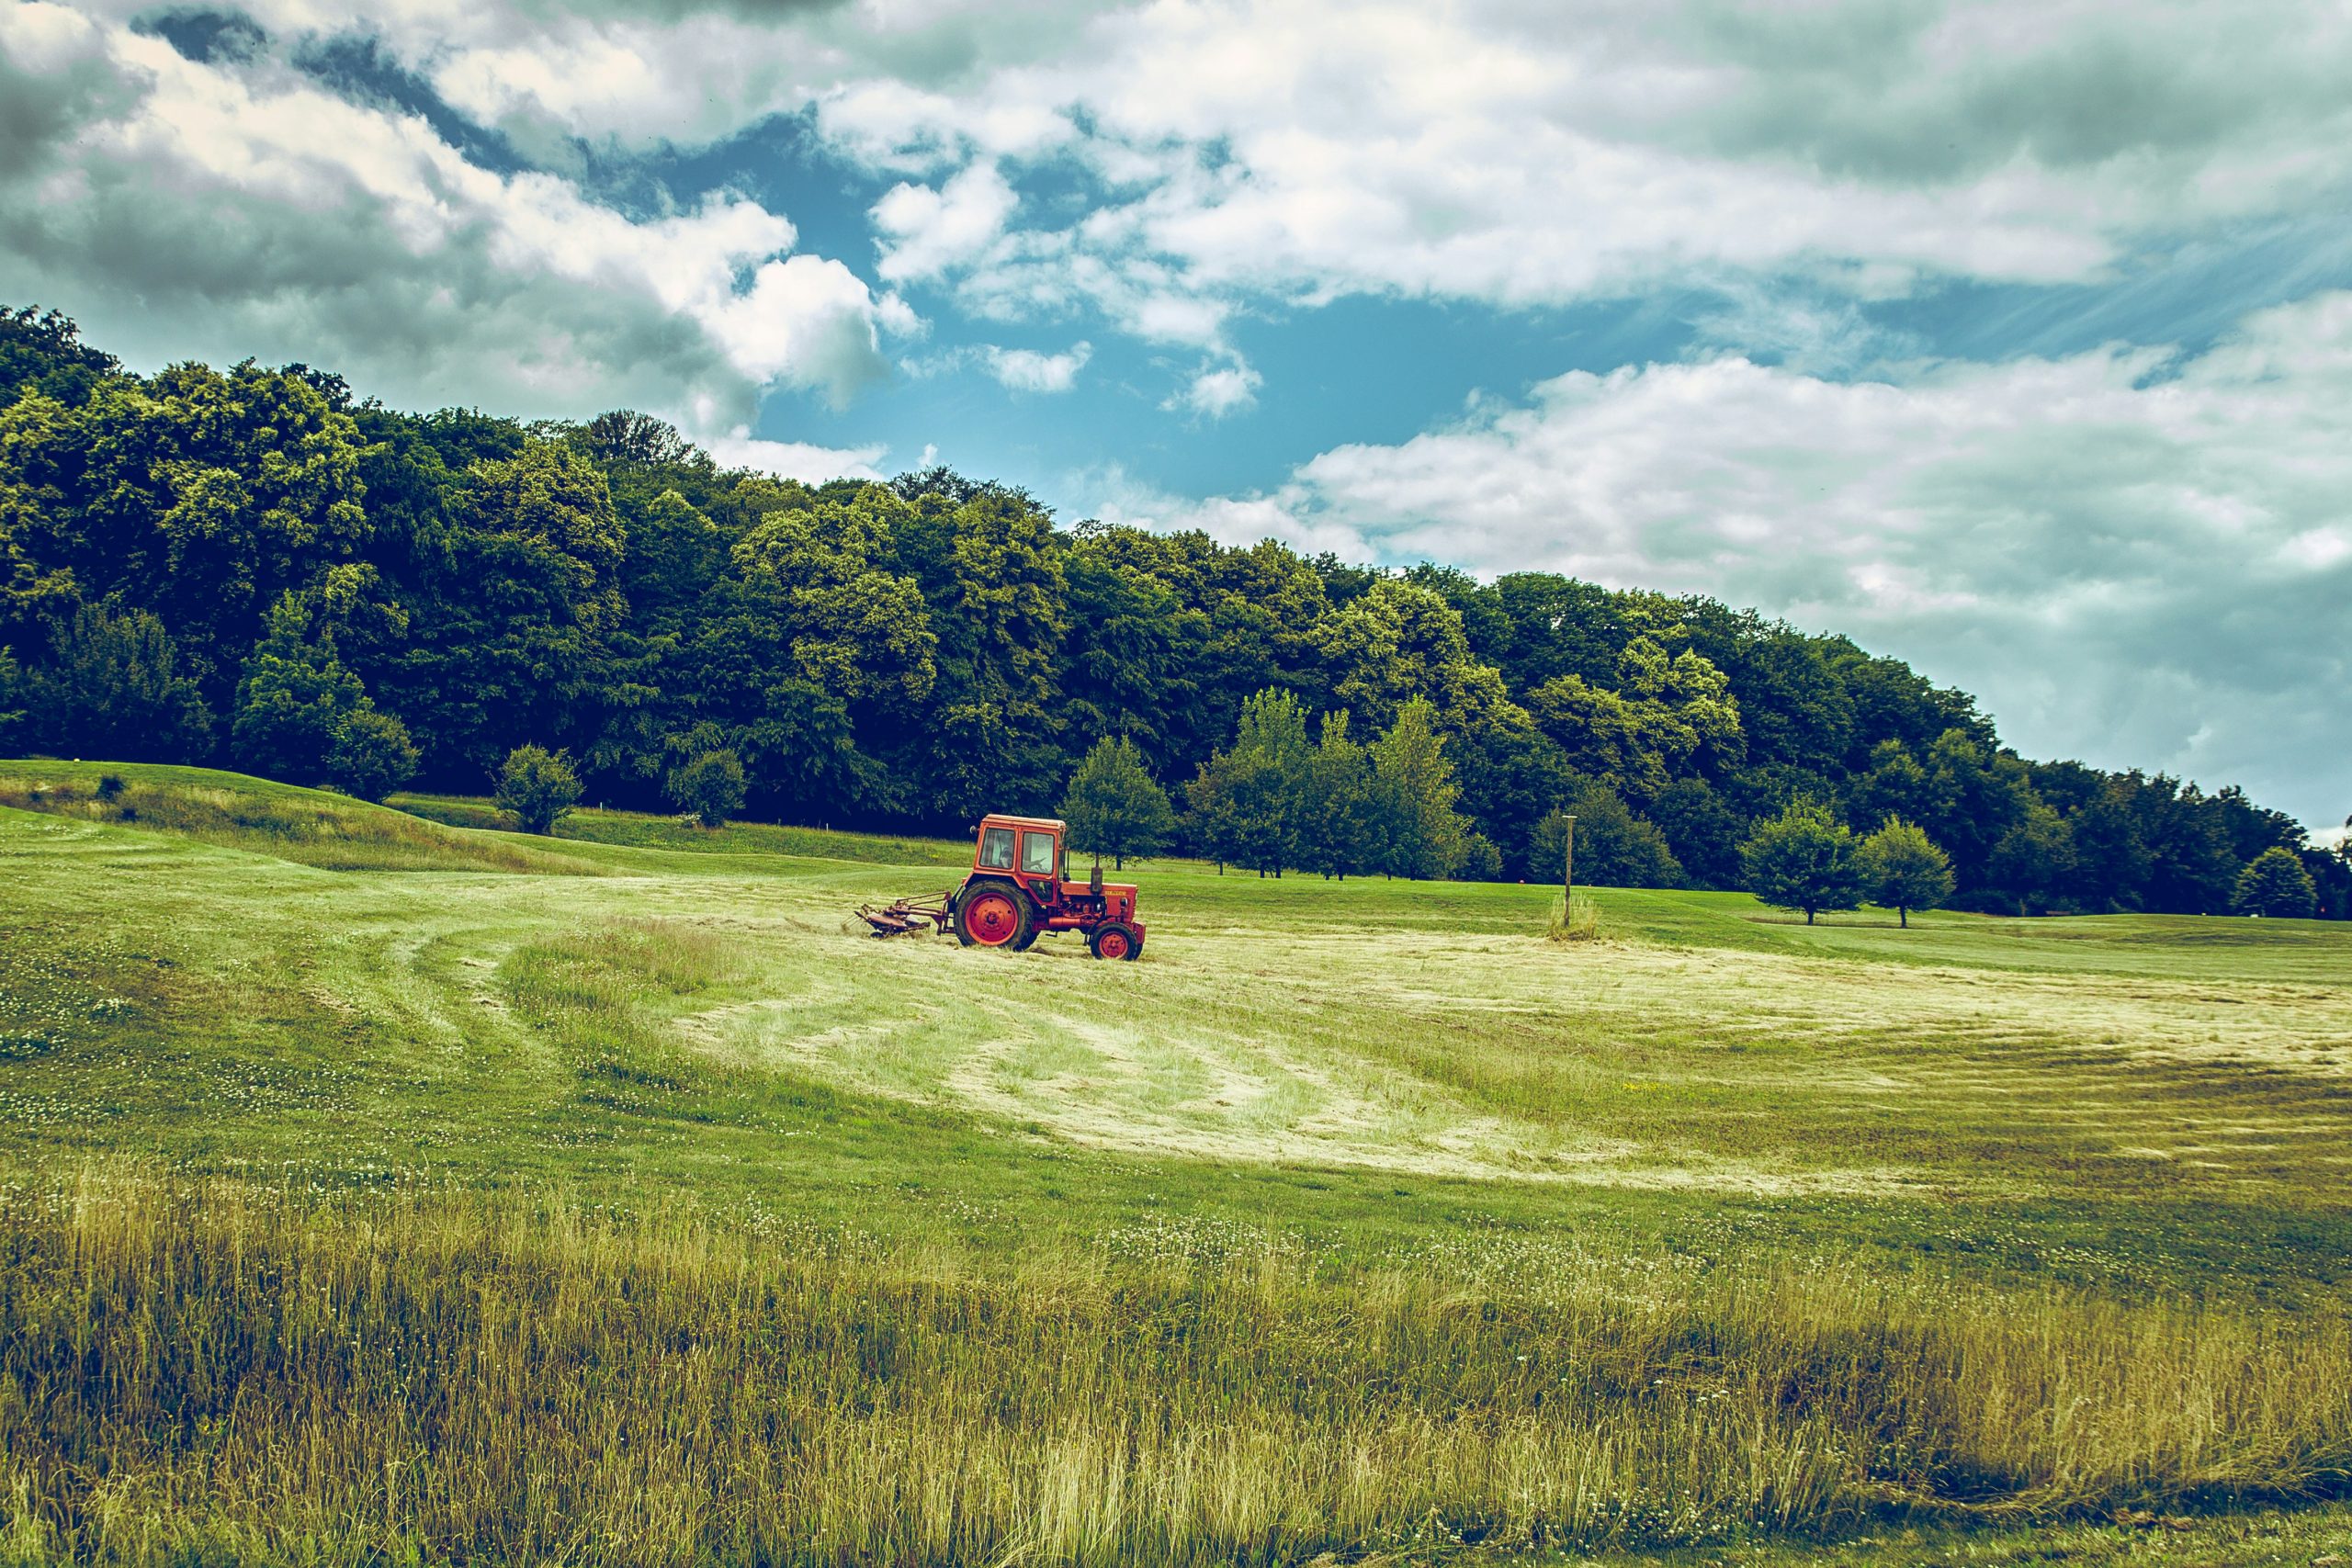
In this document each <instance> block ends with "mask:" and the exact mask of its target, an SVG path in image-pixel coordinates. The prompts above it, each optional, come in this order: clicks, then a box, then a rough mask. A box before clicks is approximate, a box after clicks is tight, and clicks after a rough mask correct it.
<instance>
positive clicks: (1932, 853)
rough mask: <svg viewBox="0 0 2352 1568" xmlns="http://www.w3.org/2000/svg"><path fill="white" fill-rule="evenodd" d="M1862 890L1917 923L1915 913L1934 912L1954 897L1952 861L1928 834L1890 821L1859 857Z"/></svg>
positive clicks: (1898, 916)
mask: <svg viewBox="0 0 2352 1568" xmlns="http://www.w3.org/2000/svg"><path fill="white" fill-rule="evenodd" d="M1854 858H1855V860H1856V862H1857V863H1858V864H1859V866H1860V871H1861V875H1862V886H1863V888H1864V889H1865V890H1866V891H1867V892H1868V893H1869V895H1870V897H1871V899H1872V900H1873V901H1875V902H1876V903H1878V904H1881V905H1883V906H1884V907H1885V908H1890V909H1893V910H1894V918H1895V919H1896V921H1897V922H1898V923H1899V924H1901V925H1904V926H1906V927H1907V926H1909V925H1910V923H1911V911H1912V910H1914V909H1932V908H1935V907H1936V906H1937V905H1939V904H1941V903H1942V902H1943V901H1944V900H1945V899H1947V898H1949V897H1951V889H1952V876H1951V856H1949V855H1947V854H1945V853H1944V852H1943V851H1941V850H1939V849H1938V848H1936V843H1935V840H1933V839H1930V838H1928V832H1927V829H1924V828H1922V827H1920V826H1919V825H1918V824H1917V823H1916V822H1905V820H1903V818H1900V817H1889V818H1887V819H1886V821H1885V822H1884V823H1883V825H1882V826H1881V827H1880V828H1879V830H1878V831H1877V832H1875V833H1872V834H1871V836H1870V837H1869V838H1867V839H1864V840H1862V841H1861V844H1860V847H1859V848H1857V849H1856V850H1855V852H1854Z"/></svg>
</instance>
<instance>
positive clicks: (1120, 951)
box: [1086, 920, 1143, 964]
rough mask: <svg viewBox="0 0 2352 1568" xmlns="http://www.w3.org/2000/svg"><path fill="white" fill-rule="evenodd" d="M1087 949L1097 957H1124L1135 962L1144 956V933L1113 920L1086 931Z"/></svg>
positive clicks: (1131, 962)
mask: <svg viewBox="0 0 2352 1568" xmlns="http://www.w3.org/2000/svg"><path fill="white" fill-rule="evenodd" d="M1086 951H1087V952H1089V953H1092V954H1094V956H1095V957H1097V958H1124V959H1125V960H1126V961H1127V962H1128V963H1130V964H1133V963H1134V962H1135V961H1136V959H1138V958H1140V957H1142V956H1143V933H1142V932H1141V931H1136V929H1135V927H1133V926H1127V925H1121V924H1120V923H1119V922H1118V921H1116V920H1113V921H1111V922H1110V923H1108V924H1107V925H1100V926H1096V927H1095V928H1094V929H1093V930H1092V931H1089V932H1087V933H1086Z"/></svg>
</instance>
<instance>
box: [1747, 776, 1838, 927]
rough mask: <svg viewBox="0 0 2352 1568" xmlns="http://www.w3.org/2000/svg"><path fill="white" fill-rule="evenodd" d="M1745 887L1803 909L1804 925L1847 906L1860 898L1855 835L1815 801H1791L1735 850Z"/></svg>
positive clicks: (1776, 905)
mask: <svg viewBox="0 0 2352 1568" xmlns="http://www.w3.org/2000/svg"><path fill="white" fill-rule="evenodd" d="M1740 862H1741V863H1742V864H1743V865H1744V866H1745V867H1746V868H1747V890H1748V891H1749V892H1751V893H1753V894H1755V895H1756V897H1758V898H1760V899H1762V900H1763V901H1764V902H1765V903H1767V904H1770V905H1771V906H1772V907H1773V908H1780V909H1802V910H1804V923H1805V924H1806V925H1811V924H1813V918H1814V916H1815V915H1816V914H1819V913H1821V912H1822V911H1823V910H1825V909H1851V908H1855V907H1856V906H1857V905H1859V904H1860V903H1861V901H1862V886H1861V877H1860V874H1859V871H1858V869H1857V867H1856V866H1855V863H1854V836H1853V835H1852V834H1851V833H1849V832H1848V831H1847V830H1846V825H1845V824H1844V823H1843V822H1840V821H1838V818H1836V817H1834V816H1832V815H1831V814H1830V811H1829V808H1828V807H1826V806H1822V805H1820V804H1818V803H1817V802H1815V801H1810V800H1800V801H1795V802H1792V804H1791V805H1790V806H1789V807H1787V809H1785V810H1783V811H1782V812H1781V814H1780V815H1779V816H1778V817H1775V818H1771V819H1770V820H1769V821H1766V822H1763V823H1761V824H1759V825H1758V827H1757V829H1756V831H1755V833H1754V834H1752V835H1751V836H1750V837H1749V838H1748V840H1747V843H1746V844H1744V845H1742V846H1741V848H1740Z"/></svg>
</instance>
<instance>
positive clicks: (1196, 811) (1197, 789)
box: [1184, 749, 1296, 876]
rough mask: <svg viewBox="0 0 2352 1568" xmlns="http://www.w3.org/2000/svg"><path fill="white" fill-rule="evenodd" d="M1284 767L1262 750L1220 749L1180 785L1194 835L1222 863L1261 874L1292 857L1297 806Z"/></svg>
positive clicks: (1278, 870)
mask: <svg viewBox="0 0 2352 1568" xmlns="http://www.w3.org/2000/svg"><path fill="white" fill-rule="evenodd" d="M1284 784H1285V781H1284V780H1283V774H1282V770H1281V768H1280V767H1279V766H1278V765H1277V764H1276V762H1275V761H1274V759H1272V757H1270V756H1268V755H1267V754H1266V753H1265V752H1263V751H1256V750H1251V751H1244V750H1238V749H1236V750H1231V751H1220V752H1218V753H1217V754H1216V756H1214V757H1211V758H1210V759H1209V760H1208V761H1206V762H1204V763H1203V764H1201V771H1200V773H1198V774H1196V775H1195V776H1194V777H1193V782H1192V783H1191V784H1187V785H1185V786H1184V795H1185V800H1186V802H1187V804H1189V805H1190V806H1191V807H1192V811H1193V838H1194V840H1196V841H1197V842H1198V843H1199V845H1200V847H1201V849H1202V851H1203V852H1204V853H1205V854H1207V855H1208V856H1209V857H1210V858H1211V859H1213V860H1215V861H1216V863H1218V864H1219V865H1220V866H1222V865H1226V864H1228V863H1229V864H1233V865H1244V866H1248V867H1250V869H1251V870H1253V871H1255V872H1256V873H1257V874H1259V875H1261V876H1263V875H1265V874H1266V873H1268V872H1270V871H1271V872H1272V873H1273V874H1276V875H1277V876H1279V875H1281V874H1282V872H1283V867H1285V866H1288V865H1291V864H1294V863H1295V850H1296V840H1295V838H1294V837H1293V836H1292V835H1291V833H1290V831H1289V822H1290V819H1291V817H1292V815H1293V812H1294V810H1295V807H1294V805H1293V803H1292V801H1291V800H1290V798H1289V796H1288V791H1287V790H1286V789H1285V787H1284Z"/></svg>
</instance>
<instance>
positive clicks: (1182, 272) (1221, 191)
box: [826, 0, 2352, 344]
mask: <svg viewBox="0 0 2352 1568" xmlns="http://www.w3.org/2000/svg"><path fill="white" fill-rule="evenodd" d="M2257 13H2259V14H2257ZM2347 74H2352V19H2348V18H2347V17H2346V16H2345V15H2344V14H2342V13H2341V12H2339V11H2334V10H2326V9H2318V8H2313V7H2312V6H2308V5H2306V4H2302V3H2301V0H2275V3H2271V4H2267V5H2262V6H2256V8H2255V9H2254V10H2253V11H2248V10H2244V9H2239V8H2234V7H2233V8H2231V9H2230V10H2228V11H2226V12H2224V11H2217V10H2213V9H2210V8H2209V9H2205V10H2199V9H2197V8H2194V7H2183V8H2177V9H2164V10H2158V11H2154V12H2151V11H2149V10H2147V9H2146V8H2143V7H2122V6H2106V5H2096V4H2087V3H2073V0H2070V3H2062V4H2058V5H2054V6H2053V5H2045V4H2041V3H2040V0H1992V3H1989V4H1985V5H1979V6H1971V7H1968V8H1966V9H1964V10H1962V9H1958V8H1951V9H1946V8H1940V7H1936V6H1914V7H1907V8H1905V9H1903V10H1900V11H1898V12H1892V13H1890V12H1886V11H1883V9H1882V10H1873V11H1872V12H1871V14H1870V15H1868V16H1864V15H1861V14H1860V13H1859V12H1858V11H1857V10H1856V9H1855V8H1854V7H1850V6H1826V7H1813V8H1790V7H1781V8H1779V9H1777V10H1768V11H1765V12H1761V13H1757V12H1739V11H1735V10H1727V9H1725V8H1724V7H1721V6H1714V5H1712V4H1707V3H1705V0H1691V3H1689V4H1686V5H1679V6H1677V5H1664V6H1647V7H1640V8H1627V7H1624V6H1618V5H1614V4H1611V3H1606V0H1592V3H1589V4H1582V5H1571V6H1567V7H1565V8H1563V7H1561V6H1554V5H1544V6H1533V5H1526V4H1520V3H1517V0H1490V3H1487V4H1476V5H1470V6H1461V7H1444V8H1436V9H1432V8H1430V7H1428V6H1403V5H1374V6H1362V5H1344V6H1343V5H1340V3H1339V0H1281V3H1280V4H1276V3H1274V0H1167V3H1163V4H1159V5H1155V6H1149V7H1146V8H1143V9H1141V10H1137V11H1133V12H1123V13H1119V14H1116V15H1112V16H1106V17H1098V18H1096V19H1094V20H1093V21H1092V22H1091V23H1090V24H1089V25H1087V26H1086V27H1084V28H1073V29H1072V31H1071V34H1070V37H1069V43H1068V47H1067V49H1066V50H1065V51H1063V52H1062V53H1061V54H1060V55H1059V56H1058V57H1041V58H1038V59H1024V60H1023V61H1020V62H1014V63H1009V64H1006V65H1004V66H1002V67H1001V68H1000V69H997V70H995V71H992V72H989V73H981V74H977V75H975V76H973V77H972V78H971V79H970V80H969V81H968V82H967V84H966V85H964V86H963V87H961V88H960V89H956V90H931V91H926V92H923V93H921V94H916V95H907V94H902V93H895V92H892V91H891V90H890V89H889V87H888V85H885V84H882V83H879V82H867V83H860V84H854V85H848V86H844V87H842V88H841V89H839V90H838V91H837V93H836V95H835V96H833V97H832V98H831V99H829V100H828V103H829V110H828V113H829V115H830V117H831V118H829V119H828V120H827V121H826V123H827V124H828V126H829V128H830V129H831V130H833V131H834V133H835V134H836V135H837V137H838V138H839V140H840V141H841V144H842V146H843V147H844V149H845V150H846V151H848V152H852V153H853V154H854V155H856V156H860V157H863V158H865V159H867V160H869V161H871V162H873V163H875V164H876V166H877V167H898V166H917V165H919V166H922V167H924V168H927V169H933V170H938V171H944V170H946V169H952V168H959V167H960V168H962V169H963V170H964V173H959V174H956V175H953V176H952V177H949V178H948V179H947V180H946V183H945V186H944V187H942V191H941V192H940V193H930V192H929V187H926V186H907V187H901V189H902V192H903V193H904V194H903V195H902V194H901V191H894V192H893V193H892V196H893V199H894V201H899V202H903V203H905V204H906V206H907V207H908V209H909V212H908V213H907V214H906V216H907V217H909V218H910V219H915V218H922V219H927V218H929V217H930V216H931V214H932V213H933V211H934V210H937V209H944V206H945V202H944V189H946V188H949V187H952V186H954V185H955V182H956V180H960V179H962V178H964V177H965V176H966V175H967V174H968V173H970V172H971V171H972V170H974V169H981V170H985V171H986V177H987V178H988V179H989V180H994V179H995V178H997V177H998V176H999V165H1000V164H1002V163H1003V162H1004V161H1006V160H1007V159H1012V160H1013V161H1015V162H1018V161H1020V160H1022V159H1024V158H1027V159H1040V158H1042V159H1044V160H1046V162H1047V163H1048V164H1051V165H1054V166H1060V167H1076V168H1080V169H1083V170H1086V171H1088V172H1089V173H1090V175H1091V177H1093V178H1094V179H1095V180H1096V181H1097V182H1098V184H1099V186H1100V190H1099V191H1098V194H1097V198H1096V199H1095V200H1093V201H1091V203H1090V204H1089V206H1088V209H1087V211H1086V212H1085V214H1084V216H1083V217H1082V218H1080V219H1079V220H1075V221H1057V220H1050V219H1049V218H1048V217H1047V216H1046V215H1044V214H1039V215H1036V216H1035V217H1032V218H1031V219H1029V220H1028V221H1027V223H1026V225H1025V226H1024V225H1023V221H1022V220H1021V219H1020V218H1018V217H1016V216H1012V215H1010V214H1000V213H999V212H998V211H995V210H991V211H990V213H989V216H990V217H991V218H1001V220H1005V221H1007V222H1009V225H1010V231H1009V232H1006V233H1003V234H1001V235H1000V234H997V233H995V232H994V231H993V230H992V229H991V230H988V231H987V234H986V239H987V241H988V242H989V243H981V242H980V241H978V240H976V241H975V242H974V243H967V244H962V245H957V246H954V247H949V248H944V249H932V248H929V247H919V248H917V249H915V250H914V251H913V252H912V254H913V255H914V256H915V257H916V258H917V260H916V261H913V262H910V263H909V264H908V265H921V266H922V269H923V275H924V276H953V277H955V278H956V279H957V280H958V281H959V283H960V284H961V285H962V287H964V288H966V290H967V293H968V295H969V297H970V298H971V299H973V300H974V301H975V302H976V303H978V305H979V306H980V308H983V309H986V310H991V311H994V312H998V313H1010V312H1012V311H1014V310H1018V309H1021V308H1023V307H1027V308H1029V309H1033V310H1050V309H1068V308H1069V306H1070V305H1071V304H1072V302H1074V301H1084V302H1086V303H1089V304H1091V305H1092V306H1094V307H1095V308H1098V309H1100V310H1103V311H1105V312H1106V313H1108V314H1110V315H1111V316H1112V317H1113V318H1114V320H1117V321H1119V322H1120V323H1121V324H1122V325H1123V326H1125V327H1127V328H1128V329H1129V330H1132V331H1136V333H1138V334H1139V335H1145V336H1157V335H1164V333H1165V328H1164V326H1163V325H1161V324H1160V322H1161V321H1164V320H1165V319H1166V317H1167V315H1168V314H1169V312H1170V308H1171V306H1173V307H1174V308H1175V309H1176V310H1177V311H1178V312H1180V313H1189V314H1190V315H1192V316H1193V319H1194V321H1195V325H1194V329H1193V336H1192V338H1191V339H1190V341H1194V342H1200V343H1204V344H1213V343H1214V342H1215V340H1214V339H1213V338H1211V337H1209V336H1207V335H1205V334H1204V333H1202V332H1201V331H1200V329H1199V327H1198V324H1197V323H1198V321H1199V318H1200V317H1202V316H1203V315H1204V314H1205V315H1207V316H1209V317H1211V318H1212V319H1214V318H1215V316H1216V313H1217V312H1218V311H1219V310H1222V309H1224V308H1226V307H1227V306H1228V305H1229V303H1230V301H1231V299H1233V298H1235V297H1237V296H1242V295H1249V294H1272V295H1276V296H1279V297H1282V298H1285V299H1297V300H1303V301H1306V302H1310V303H1311V302H1314V301H1317V300H1321V299H1329V298H1331V297H1333V296H1334V295H1337V294H1340V293H1346V292H1364V291H1369V292H1401V293H1408V294H1420V295H1429V296H1435V297H1445V298H1456V299H1478V300H1484V301H1488V302H1493V303H1498V304H1504V305H1524V304H1535V303H1558V302H1562V301H1566V300H1571V299H1584V298H1591V297H1595V296H1604V295H1611V294H1622V293H1625V292H1629V291H1634V290H1638V289H1643V288H1650V287H1653V286H1655V285H1656V284H1657V282H1658V280H1659V279H1660V278H1661V277H1666V276H1681V277H1686V278H1701V279H1705V280H1708V281H1710V282H1714V281H1719V280H1722V279H1724V278H1726V277H1728V278H1732V279H1737V278H1740V277H1744V276H1781V275H1786V276H1803V277H1804V278H1806V279H1808V280H1809V281H1811V282H1813V283H1815V284H1816V285H1820V286H1824V287H1826V288H1830V289H1832V290H1835V291H1837V292H1839V293H1841V294H1843V295H1844V296H1846V297H1848V298H1849V299H1851V298H1869V297H1875V296H1883V295H1886V294H1889V293H1893V292H1898V291H1901V290H1904V289H1906V288H1911V287H1913V286H1914V285H1915V284H1916V283H1917V281H1918V280H1920V279H1922V278H1941V277H1947V276H1966V277H1973V278H1984V279H1996V280H2003V281H2023V282H2037V283H2046V282H2054V281H2061V280H2068V281H2072V280H2082V279H2086V278H2093V277H2098V276H2102V275H2103V273H2104V272H2105V271H2106V269H2109V267H2111V266H2112V265H2114V264H2115V263H2116V262H2117V261H2118V260H2119V258H2120V257H2122V256H2123V255H2125V254H2128V252H2129V251H2130V250H2131V247H2132V246H2134V245H2135V244H2137V243H2141V242H2142V241H2143V240H2144V239H2145V238H2146V237H2147V236H2149V235H2151V234H2156V233H2164V232H2171V231H2178V230H2181V229H2184V228H2188V227H2194V226H2196V225H2199V224H2203V223H2209V222H2212V221H2218V220H2229V219H2234V218H2243V217H2246V216H2250V215H2256V214H2262V213H2267V212H2275V211H2281V210H2291V209H2298V208H2299V207H2300V206H2301V205H2303V204H2307V203H2309V202H2310V201H2312V199H2314V198H2317V197H2325V196H2326V195H2328V194H2329V193H2339V194H2340V193H2341V191H2342V190H2343V189H2344V187H2345V186H2346V183H2347V181H2352V98H2346V96H2345V95H2344V94H2343V93H2342V92H2341V90H2340V84H2341V82H2342V81H2343V80H2345V79H2346V76H2347ZM1023 110H1025V111H1027V112H1026V116H1025V118H1024V117H1023V114H1022V112H1021V111H1023ZM1009 117H1010V118H1012V119H1017V120H1019V121H1020V123H1021V124H1022V125H1023V126H1025V128H1026V129H1025V130H1020V131H1017V132H1016V131H1011V130H1007V129H1005V128H1006V126H1007V124H1008V118H1009ZM967 158H974V159H977V160H978V161H975V162H971V163H966V162H964V160H965V159H967ZM881 216H883V215H882V214H880V213H877V217H881ZM898 218H899V214H897V213H896V212H893V213H892V214H890V215H889V217H888V220H886V226H888V225H889V224H891V223H895V222H896V221H897V220H898ZM985 227H986V226H985V225H978V224H976V225H975V228H974V232H975V233H976V234H977V233H978V232H980V231H981V230H982V229H984V228H985ZM910 228H912V229H914V230H916V231H922V230H923V229H925V228H927V224H910ZM1826 309H1829V310H1835V309H1836V307H1835V306H1834V305H1832V306H1829V307H1826ZM1155 315H1157V316H1158V317H1159V318H1160V321H1155V320H1154V319H1153V318H1154V317H1155ZM1212 330H1213V329H1212Z"/></svg>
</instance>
